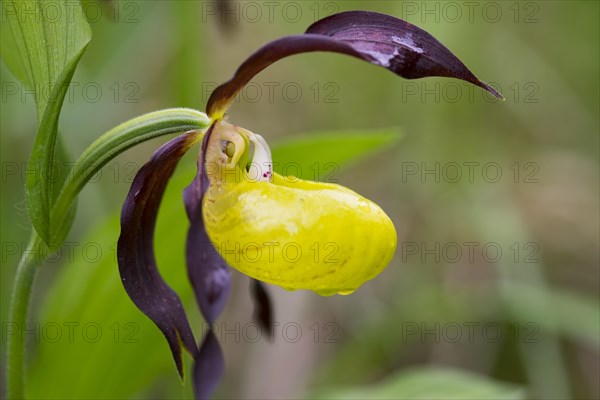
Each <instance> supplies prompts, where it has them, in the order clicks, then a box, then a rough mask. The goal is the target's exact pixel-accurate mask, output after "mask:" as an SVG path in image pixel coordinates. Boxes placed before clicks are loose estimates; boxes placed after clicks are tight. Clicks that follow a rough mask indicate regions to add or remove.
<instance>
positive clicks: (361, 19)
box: [117, 11, 501, 398]
mask: <svg viewBox="0 0 600 400" xmlns="http://www.w3.org/2000/svg"><path fill="white" fill-rule="evenodd" d="M315 51H325V52H334V53H342V54H346V55H349V56H352V57H355V58H358V59H361V60H364V61H367V62H369V63H371V64H374V65H379V66H381V67H384V68H386V69H388V70H390V71H392V72H394V73H395V74H397V75H399V76H402V77H404V78H408V79H417V78H422V77H428V76H441V77H453V78H458V79H462V80H465V81H467V82H470V83H472V84H474V85H477V86H480V87H481V88H483V89H485V90H487V91H488V92H490V93H491V94H493V95H494V96H496V97H499V98H501V95H500V94H499V93H498V92H497V91H495V90H494V89H493V88H492V87H490V86H489V85H487V84H485V83H484V82H482V81H480V80H479V79H477V78H476V77H475V75H473V74H472V73H471V72H470V71H469V69H468V68H467V67H466V66H465V65H464V64H463V63H462V62H461V61H460V60H459V59H458V58H457V57H456V56H454V54H452V52H450V51H449V50H448V49H447V48H446V47H444V46H443V45H442V44H441V43H440V42H438V41H437V40H436V39H435V38H434V37H433V36H431V35H430V34H428V33H427V32H425V31H423V30H422V29H420V28H418V27H416V26H414V25H411V24H409V23H408V22H405V21H403V20H400V19H397V18H395V17H392V16H388V15H384V14H379V13H374V12H366V11H351V12H344V13H340V14H335V15H332V16H330V17H327V18H325V19H322V20H320V21H317V22H316V23H314V24H313V25H311V26H310V27H309V28H308V30H307V31H306V33H304V34H302V35H294V36H286V37H283V38H280V39H277V40H274V41H272V42H270V43H268V44H266V45H265V46H264V47H262V48H260V49H259V50H258V51H256V52H255V53H254V54H252V55H251V56H250V57H249V58H248V59H247V60H246V61H245V62H244V63H243V64H242V65H241V66H240V67H239V68H238V70H237V71H236V72H235V74H234V75H233V77H232V78H231V79H230V80H229V81H227V82H226V83H224V84H223V85H221V86H219V87H218V88H216V89H215V90H214V92H213V93H212V94H211V96H210V98H209V100H208V104H207V107H206V111H207V114H208V116H209V117H210V119H211V125H210V127H209V128H208V129H207V130H206V131H190V132H187V133H184V134H182V135H181V136H178V137H176V138H175V139H172V140H171V141H169V142H167V143H166V144H164V145H163V146H161V147H160V148H159V149H158V150H157V151H156V152H155V153H154V155H153V156H152V158H151V159H150V161H148V163H146V164H145V165H144V166H143V167H142V168H141V169H140V171H139V172H138V174H137V176H136V177H135V179H134V181H133V184H132V186H131V189H130V191H129V194H128V196H127V198H126V200H125V203H124V205H123V209H122V213H121V235H120V237H119V241H118V247H117V250H118V263H119V271H120V274H121V279H122V282H123V285H124V287H125V290H126V291H127V293H128V295H129V297H130V298H131V299H132V301H133V302H134V303H135V305H136V306H137V307H138V308H139V309H140V310H141V311H142V312H143V313H144V314H146V315H147V316H148V317H149V318H150V319H151V320H152V321H153V322H154V323H155V324H156V325H157V326H158V328H159V329H160V330H161V332H162V333H163V335H164V336H165V338H166V339H167V342H168V344H169V346H170V349H171V352H172V354H173V358H174V360H175V364H176V366H177V370H178V372H179V374H180V375H181V376H182V377H183V362H182V348H183V349H185V350H186V351H187V352H188V353H190V354H191V356H192V357H193V358H194V367H193V373H192V380H193V384H194V392H195V395H196V397H197V398H207V397H208V396H209V395H210V394H211V393H212V391H213V390H214V389H215V388H216V386H217V384H218V382H219V380H220V378H221V376H222V374H223V371H224V359H223V354H222V352H221V348H220V345H219V343H218V340H217V338H216V336H215V335H214V333H213V332H212V331H209V332H208V333H207V334H206V336H205V338H204V339H203V342H202V343H201V345H200V346H198V345H197V344H196V343H197V342H196V340H195V338H194V334H193V333H192V329H191V327H190V324H189V322H188V319H187V316H186V313H185V311H184V308H183V305H182V303H181V300H180V299H179V297H178V296H177V294H176V293H175V292H174V291H173V290H172V289H171V288H170V287H169V286H168V285H167V284H166V283H165V282H164V280H163V279H162V278H161V276H160V274H159V272H158V269H157V265H156V260H155V257H154V251H153V233H154V227H155V223H156V217H157V213H158V210H159V206H160V202H161V198H162V196H163V193H164V191H165V188H166V186H167V183H168V180H169V178H170V177H171V175H172V173H173V171H174V169H175V167H176V165H177V163H178V161H179V160H180V158H181V157H182V156H183V155H184V154H185V153H186V152H187V151H189V150H190V149H192V148H194V147H198V152H199V155H198V173H197V175H196V176H195V177H194V178H193V180H192V183H191V184H190V185H189V187H187V188H186V190H185V191H184V193H183V201H184V203H185V209H186V212H187V216H188V218H189V222H190V226H189V232H188V237H187V243H186V262H187V269H188V276H189V279H190V281H191V284H192V286H193V289H194V293H195V297H196V300H197V303H198V306H199V308H200V311H201V312H202V315H203V317H204V318H205V320H206V321H207V322H208V323H213V322H214V321H215V320H216V318H217V317H218V316H219V314H220V313H221V311H222V310H223V307H224V305H225V302H226V300H227V296H228V294H229V291H230V282H231V268H230V267H233V268H235V269H236V270H238V271H240V272H242V273H244V274H246V275H248V276H250V277H251V278H253V280H252V285H253V286H252V294H253V297H254V299H255V302H256V313H255V314H256V318H257V319H258V321H259V322H260V323H261V324H262V325H263V326H264V327H268V326H270V321H271V319H272V311H271V310H272V305H271V302H270V300H269V297H268V294H267V291H266V289H265V287H264V285H263V282H267V283H270V284H275V285H279V286H281V287H284V288H286V289H290V290H296V289H306V290H312V291H314V292H316V293H318V294H321V295H333V294H350V293H352V292H354V291H355V290H356V289H357V288H358V287H359V286H360V285H362V284H363V283H364V282H366V281H368V280H370V279H373V278H374V277H375V276H377V275H378V274H379V273H380V272H381V271H382V270H383V269H384V268H385V267H386V266H387V265H388V263H389V262H390V260H391V259H392V257H393V255H394V251H395V248H396V232H395V229H394V226H393V224H392V221H391V220H390V218H389V217H388V216H387V215H386V214H385V212H384V211H383V210H382V209H381V208H380V207H379V206H377V205H376V204H375V203H373V202H372V201H370V200H367V199H366V198H364V197H362V196H360V195H359V194H357V193H355V192H353V191H351V190H350V189H347V188H345V187H343V186H340V185H335V184H329V183H319V182H310V181H303V180H300V179H298V178H294V177H283V176H280V175H278V174H276V173H275V172H273V168H272V165H273V160H272V159H271V152H270V150H269V146H268V145H267V143H266V141H265V140H264V139H263V138H262V137H261V136H260V135H258V134H255V133H253V132H251V131H249V130H247V129H244V128H241V127H238V126H235V125H233V124H230V123H229V122H227V121H226V120H225V112H226V110H227V108H228V106H229V105H230V104H231V102H232V100H233V99H234V97H235V95H236V93H238V92H239V91H240V90H241V89H242V88H243V87H244V86H245V85H246V84H247V83H248V82H249V81H250V80H251V79H252V78H253V77H254V76H255V75H256V74H258V73H259V72H260V71H262V70H263V69H265V68H266V67H267V66H269V65H270V64H272V63H274V62H276V61H278V60H280V59H282V58H284V57H287V56H290V55H294V54H299V53H306V52H315ZM315 242H316V243H320V244H325V243H331V244H332V245H334V246H336V255H335V257H333V258H330V259H325V258H323V259H319V258H315V257H314V256H313V253H312V252H311V251H310V250H309V246H311V245H313V244H314V243H315ZM286 245H293V247H294V249H292V250H290V251H288V252H287V254H286V252H284V251H283V248H284V247H285V246H286ZM288 250H289V249H288ZM290 253H293V254H291V255H290Z"/></svg>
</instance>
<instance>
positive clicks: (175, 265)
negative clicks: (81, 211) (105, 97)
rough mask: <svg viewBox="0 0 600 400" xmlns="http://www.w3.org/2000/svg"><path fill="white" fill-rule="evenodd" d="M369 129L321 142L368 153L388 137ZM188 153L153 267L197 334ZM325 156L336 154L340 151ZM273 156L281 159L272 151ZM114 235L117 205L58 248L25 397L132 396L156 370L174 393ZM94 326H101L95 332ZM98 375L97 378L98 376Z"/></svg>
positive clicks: (165, 358)
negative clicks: (59, 258)
mask: <svg viewBox="0 0 600 400" xmlns="http://www.w3.org/2000/svg"><path fill="white" fill-rule="evenodd" d="M394 136H395V137H397V135H394ZM360 137H362V140H360ZM376 137H378V134H373V133H370V132H365V133H362V134H360V135H359V134H355V135H353V136H352V138H351V139H348V138H347V137H346V135H336V136H335V138H334V137H333V135H332V137H331V138H330V139H328V142H327V143H329V144H330V145H332V146H333V148H334V149H346V148H347V149H350V148H352V147H355V146H358V145H359V144H360V143H362V144H367V143H370V144H371V145H370V146H368V147H369V150H368V152H371V153H372V152H373V151H375V150H376V149H382V148H383V147H384V146H386V145H387V144H389V143H390V140H383V136H382V137H379V142H378V143H379V145H378V146H375V145H373V142H372V141H371V139H370V138H376ZM323 140H324V139H323V138H322V137H321V136H314V137H312V138H311V139H310V140H309V139H307V138H303V139H299V140H298V148H299V149H313V150H315V149H316V148H318V147H319V146H320V145H321V144H322V143H323ZM373 140H375V139H373ZM293 147H294V142H293V141H288V142H286V144H285V146H284V147H281V148H279V147H278V146H273V153H274V154H282V152H283V151H287V152H288V154H290V155H294V152H293V151H292V150H291V149H292V148H293ZM286 149H287V150H286ZM280 152H281V153H280ZM190 153H194V152H193V151H191V152H190ZM333 153H335V151H332V155H333ZM308 154H309V155H310V158H311V159H310V160H307V161H306V162H308V163H309V164H310V163H313V162H314V161H315V160H318V158H312V156H313V155H312V154H311V153H308ZM347 154H349V153H347ZM364 154H365V151H361V150H360V149H359V148H355V149H354V150H353V151H352V153H351V155H346V156H345V157H343V163H342V164H343V165H347V164H348V163H351V162H352V161H355V160H357V159H358V158H359V157H361V156H363V155H364ZM296 155H299V154H296ZM193 156H194V154H190V155H189V156H188V158H184V159H183V160H182V162H181V163H180V166H179V167H178V170H177V171H176V173H175V175H174V177H173V179H172V180H171V182H170V183H169V187H168V189H167V192H166V193H165V197H164V199H163V203H162V207H161V210H160V214H159V218H158V223H157V228H156V235H155V249H156V254H157V261H158V265H159V268H160V270H161V274H162V275H163V277H164V279H165V281H166V282H168V283H169V285H170V286H171V287H172V288H173V289H174V290H175V291H176V292H177V293H178V294H179V296H180V297H181V299H182V302H183V304H184V305H185V306H186V308H187V310H188V315H189V317H190V319H191V323H192V326H193V327H195V328H196V329H195V332H196V336H197V338H199V337H200V333H201V332H199V331H200V329H197V328H199V326H200V322H199V314H198V312H197V311H196V304H195V301H194V296H193V293H192V290H191V287H190V284H189V282H188V278H187V274H186V272H185V259H184V254H185V252H184V249H185V240H186V234H187V228H188V223H187V217H186V216H185V210H184V207H183V200H182V197H181V192H182V190H183V189H184V188H185V187H186V186H187V185H188V184H189V182H190V180H191V179H192V178H193V177H194V176H195V174H196V165H195V162H194V160H193ZM304 157H307V155H306V154H305V155H304ZM328 159H332V158H331V157H329V158H328ZM333 160H335V161H336V162H339V161H340V158H337V157H334V158H333ZM279 161H281V162H286V161H287V160H286V159H283V158H281V157H280V158H279ZM124 197H125V193H123V198H124ZM118 235H119V213H115V214H114V215H112V216H111V217H110V218H106V219H105V222H104V223H103V224H102V225H101V226H99V227H98V228H97V229H94V230H92V231H91V232H90V233H89V235H88V236H87V237H85V238H83V239H82V240H81V241H79V242H77V243H75V244H72V243H71V244H70V245H69V246H70V247H69V248H67V249H64V251H62V253H63V254H67V253H69V254H71V253H72V254H73V256H74V259H72V262H70V263H69V264H68V265H64V266H63V267H61V268H60V270H58V272H59V275H58V276H57V280H56V281H55V284H54V285H53V286H52V288H51V289H50V291H49V293H48V296H47V299H46V300H45V301H44V308H43V309H42V310H41V312H40V313H39V314H38V315H37V316H36V317H35V318H34V322H33V323H36V322H39V323H40V327H47V329H48V331H49V330H50V329H54V328H56V326H57V325H58V327H59V328H60V329H61V333H62V336H61V337H60V338H58V339H56V340H55V339H54V336H51V335H50V334H49V335H48V337H47V338H45V339H44V340H41V341H40V342H39V346H38V348H37V349H36V358H35V360H34V362H33V363H32V367H31V370H30V375H29V376H28V380H29V385H28V387H27V390H28V391H29V392H28V393H27V394H28V397H31V398H40V399H42V398H78V399H84V398H132V397H137V396H139V395H140V393H143V390H144V389H145V388H149V387H152V386H151V385H152V384H153V383H154V382H156V381H157V379H159V378H161V377H164V378H165V379H164V382H168V384H170V385H172V386H169V387H170V388H171V389H173V390H174V392H172V393H171V396H177V397H181V391H182V389H181V385H180V383H179V379H178V376H177V372H176V370H175V366H174V363H173V360H172V358H171V354H170V352H169V348H168V346H167V343H166V342H165V340H164V337H163V336H162V334H161V333H160V331H159V330H158V329H157V328H156V326H154V324H153V323H152V322H151V321H150V320H149V319H148V318H146V317H145V316H144V315H143V314H142V313H141V312H140V311H139V310H138V309H137V308H136V307H135V306H134V305H133V303H132V302H131V300H130V299H129V298H128V297H127V295H126V293H125V291H124V289H123V287H122V284H121V280H120V278H119V274H118V268H117V263H116V255H115V247H114V245H115V243H116V241H117V238H118ZM70 249H73V250H72V251H70ZM70 261H71V260H70ZM194 322H195V323H194ZM75 324H77V325H75ZM70 326H72V327H73V328H72V329H73V336H72V339H71V337H70V336H69V335H68V332H69V331H68V329H70V328H69V327H70ZM98 327H100V329H101V334H100V337H98V338H96V336H95V335H96V332H97V331H98V329H97V328H98ZM86 330H87V331H86ZM115 335H117V336H115ZM128 335H130V336H128ZM187 361H189V359H188V360H187ZM187 371H189V369H187ZM99 376H101V377H102V379H98V377H99ZM186 385H188V386H189V383H188V384H186ZM188 389H189V388H186V390H188ZM167 397H168V396H167Z"/></svg>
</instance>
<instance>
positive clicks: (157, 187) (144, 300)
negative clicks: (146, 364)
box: [117, 131, 199, 377]
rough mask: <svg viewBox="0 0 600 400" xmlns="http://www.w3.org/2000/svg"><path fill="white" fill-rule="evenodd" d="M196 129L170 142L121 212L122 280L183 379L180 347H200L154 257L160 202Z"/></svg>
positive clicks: (154, 157) (146, 170)
mask: <svg viewBox="0 0 600 400" xmlns="http://www.w3.org/2000/svg"><path fill="white" fill-rule="evenodd" d="M198 137H199V131H191V132H188V133H186V134H183V135H181V136H178V137H177V138H175V139H173V140H171V141H169V142H167V143H165V144H164V145H163V146H161V147H160V148H159V149H158V150H157V151H156V152H155V153H154V154H153V155H152V158H151V159H150V161H148V163H146V164H145V165H144V166H143V167H142V168H141V169H140V171H139V172H138V174H137V175H136V177H135V179H134V180H133V184H132V185H131V189H130V190H129V194H128V195H127V198H126V199H125V204H123V209H122V211H121V235H120V236H119V241H118V243H117V259H118V263H119V273H120V274H121V281H122V282H123V286H124V287H125V290H126V291H127V294H128V295H129V297H130V298H131V300H132V301H133V302H134V304H135V305H136V306H137V307H138V308H139V309H140V311H142V312H143V313H144V314H146V315H147V316H148V318H150V319H151V320H152V321H153V322H154V323H155V324H156V326H158V328H159V329H160V330H161V332H162V333H163V335H165V337H166V339H167V341H168V342H169V347H170V348H171V352H172V353H173V358H174V360H175V364H176V365H177V371H178V372H179V375H180V376H182V377H183V364H182V360H181V346H182V345H183V347H184V348H185V349H186V350H187V351H188V352H189V353H190V354H192V355H193V356H194V357H195V356H196V355H197V352H198V349H197V347H196V342H195V340H194V335H193V334H192V330H191V329H190V324H189V322H188V319H187V316H186V314H185V310H184V309H183V306H182V304H181V300H180V299H179V296H177V294H176V293H175V292H174V291H173V290H172V289H171V288H170V287H169V286H168V285H167V284H166V283H165V282H164V280H163V279H162V277H161V276H160V273H159V272H158V268H157V266H156V259H155V257H154V240H153V237H154V227H155V225H156V217H157V214H158V209H159V206H160V202H161V199H162V196H163V193H164V191H165V188H166V186H167V183H168V181H169V178H170V177H171V175H172V174H173V171H174V170H175V167H176V166H177V163H178V161H179V159H180V158H181V157H182V156H183V155H184V154H185V152H186V151H187V150H188V149H189V148H190V147H191V146H192V145H193V144H194V143H196V142H197V141H198Z"/></svg>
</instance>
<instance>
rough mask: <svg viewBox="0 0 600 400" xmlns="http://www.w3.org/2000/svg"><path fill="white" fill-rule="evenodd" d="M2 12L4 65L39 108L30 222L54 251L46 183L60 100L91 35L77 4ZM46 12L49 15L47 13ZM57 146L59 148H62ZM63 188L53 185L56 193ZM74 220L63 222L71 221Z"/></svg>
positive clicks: (24, 5) (8, 7)
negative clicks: (23, 86)
mask: <svg viewBox="0 0 600 400" xmlns="http://www.w3.org/2000/svg"><path fill="white" fill-rule="evenodd" d="M2 8H3V24H2V39H3V46H2V59H3V60H4V62H5V63H6V65H7V66H8V67H9V68H10V69H11V71H12V72H13V74H14V75H15V76H17V77H18V78H19V79H20V80H21V81H22V82H23V83H24V84H25V86H26V87H27V88H28V89H30V90H33V91H34V92H35V101H36V107H37V117H38V132H37V135H36V140H35V143H34V146H33V151H32V153H31V157H30V159H29V171H30V173H28V174H27V180H26V187H27V204H28V213H29V218H30V219H31V222H32V223H33V226H34V227H35V229H36V231H37V232H38V234H39V235H40V236H41V237H42V238H43V240H44V241H45V242H46V244H48V245H49V246H50V247H52V245H53V243H51V242H52V227H51V226H50V212H51V209H52V203H53V202H54V200H55V199H54V198H53V194H56V190H55V189H53V188H52V185H53V182H52V180H50V179H47V177H48V176H49V174H50V171H52V168H53V167H54V159H55V148H56V147H57V136H58V119H59V116H60V112H61V108H62V105H63V100H64V97H65V95H66V93H67V90H68V88H69V84H70V82H71V78H72V77H73V74H74V73H75V68H76V67H77V63H78V62H79V59H80V58H81V56H82V55H83V52H84V51H85V48H86V46H87V44H88V42H89V41H90V39H91V29H90V27H89V25H88V23H87V22H86V20H85V17H84V15H83V11H82V9H81V6H80V5H79V3H78V2H72V1H52V2H47V1H40V0H38V1H21V2H16V1H6V2H5V3H4V4H3V6H2ZM49 9H52V14H49V13H48V10H49ZM32 11H33V12H32ZM4 18H6V22H5V23H4ZM58 143H59V144H58V147H59V148H60V147H62V144H60V142H58ZM57 154H58V157H57V161H59V162H60V163H61V164H62V162H63V161H65V155H64V154H65V151H64V149H59V150H58V151H57ZM63 176H64V175H63ZM61 183H62V182H60V181H59V182H56V183H55V184H57V185H58V186H59V187H60V184H61ZM73 215H74V214H73V213H70V214H67V215H66V216H65V217H69V219H70V220H72V217H73ZM66 225H67V226H69V225H70V224H69V223H67V224H66ZM58 245H60V244H58Z"/></svg>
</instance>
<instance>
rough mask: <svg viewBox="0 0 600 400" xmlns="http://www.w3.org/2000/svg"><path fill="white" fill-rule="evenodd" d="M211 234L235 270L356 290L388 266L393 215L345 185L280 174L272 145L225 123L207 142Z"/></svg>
mask: <svg viewBox="0 0 600 400" xmlns="http://www.w3.org/2000/svg"><path fill="white" fill-rule="evenodd" d="M205 168H206V173H207V175H208V180H209V182H210V186H209V188H208V190H207V191H206V193H205V195H204V199H203V207H202V209H203V217H204V223H205V227H206V231H207V233H208V236H209V237H210V240H211V242H212V243H213V245H214V247H215V248H216V249H217V251H218V252H219V253H220V254H221V256H222V257H223V259H224V260H225V261H226V262H227V264H228V265H230V266H231V267H233V268H235V269H237V270H239V271H240V272H242V273H244V274H246V275H248V276H250V277H252V278H255V279H258V280H261V281H264V282H268V283H272V284H275V285H279V286H282V287H284V288H286V289H291V290H295V289H309V290H313V291H315V292H317V293H318V294H321V295H333V294H350V293H352V292H354V291H355V290H356V289H357V288H358V287H359V286H360V285H362V284H363V283H364V282H366V281H368V280H370V279H372V278H374V277H375V276H377V275H378V274H379V273H380V272H381V271H383V269H384V268H385V267H386V266H387V265H388V263H389V262H390V260H391V259H392V257H393V255H394V250H395V248H396V231H395V229H394V225H393V224H392V221H391V220H390V218H389V217H388V216H387V215H386V214H385V212H384V211H383V210H382V209H381V208H380V207H379V206H378V205H377V204H375V203H373V202H372V201H370V200H368V199H366V198H364V197H362V196H361V195H359V194H357V193H355V192H353V191H352V190H350V189H347V188H345V187H343V186H341V185H336V184H331V183H321V182H312V181H305V180H301V179H298V178H296V177H284V176H281V175H279V174H277V173H273V172H272V170H271V169H272V161H271V159H270V151H269V149H268V146H267V145H266V142H265V141H264V140H263V139H262V138H261V137H260V136H259V135H256V134H254V133H252V132H250V131H247V130H245V129H242V128H239V127H236V126H234V125H230V124H228V123H226V122H224V121H219V122H217V123H216V124H215V126H214V127H213V130H212V134H211V137H210V139H209V141H208V144H207V149H206V160H205Z"/></svg>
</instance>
